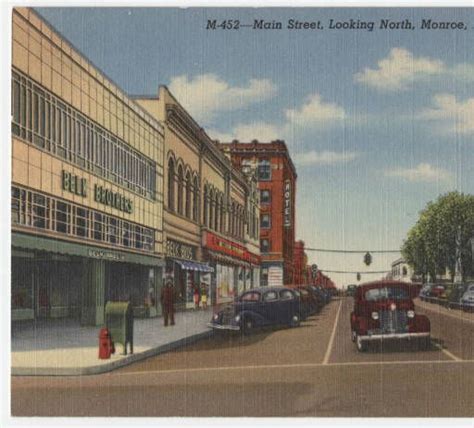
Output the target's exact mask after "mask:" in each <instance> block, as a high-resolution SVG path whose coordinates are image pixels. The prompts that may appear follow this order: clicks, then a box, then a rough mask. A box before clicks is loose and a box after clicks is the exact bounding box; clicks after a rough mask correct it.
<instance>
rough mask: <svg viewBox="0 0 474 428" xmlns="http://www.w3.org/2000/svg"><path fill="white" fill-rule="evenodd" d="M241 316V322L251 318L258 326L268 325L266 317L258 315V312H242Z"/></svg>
mask: <svg viewBox="0 0 474 428" xmlns="http://www.w3.org/2000/svg"><path fill="white" fill-rule="evenodd" d="M239 315H240V320H241V321H242V320H244V319H247V318H250V319H251V320H252V321H253V322H254V324H256V325H261V324H265V323H266V320H265V318H264V317H262V316H261V315H260V314H257V313H256V312H253V311H249V310H246V311H242V312H239Z"/></svg>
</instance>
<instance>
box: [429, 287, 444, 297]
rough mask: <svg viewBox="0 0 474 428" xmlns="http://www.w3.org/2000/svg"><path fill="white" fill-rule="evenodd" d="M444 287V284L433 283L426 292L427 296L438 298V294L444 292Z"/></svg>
mask: <svg viewBox="0 0 474 428" xmlns="http://www.w3.org/2000/svg"><path fill="white" fill-rule="evenodd" d="M445 290H446V287H445V286H444V285H440V284H437V285H434V286H433V287H431V289H430V291H429V292H428V297H431V298H435V299H439V298H440V296H441V295H442V294H443V293H444V292H445Z"/></svg>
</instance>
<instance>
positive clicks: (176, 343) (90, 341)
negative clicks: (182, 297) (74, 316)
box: [11, 308, 212, 376]
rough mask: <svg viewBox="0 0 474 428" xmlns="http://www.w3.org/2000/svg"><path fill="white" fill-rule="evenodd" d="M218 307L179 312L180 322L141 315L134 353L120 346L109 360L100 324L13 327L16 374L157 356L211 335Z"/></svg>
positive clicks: (79, 371)
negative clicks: (103, 356)
mask: <svg viewBox="0 0 474 428" xmlns="http://www.w3.org/2000/svg"><path fill="white" fill-rule="evenodd" d="M211 316H212V309H211V308H210V309H207V310H198V311H186V312H178V313H176V314H175V320H176V325H175V326H173V327H171V326H170V327H166V328H165V327H164V326H163V318H161V317H158V318H148V319H135V322H134V344H133V348H134V349H133V350H134V354H132V355H130V354H128V355H121V353H122V346H121V345H117V349H116V352H115V354H114V355H112V356H111V358H110V359H109V360H99V358H98V352H99V346H98V344H99V339H98V335H99V330H100V327H82V326H80V325H79V323H78V322H77V321H74V320H67V319H65V320H46V321H41V322H36V323H33V322H32V323H29V324H23V325H20V324H18V325H13V326H12V336H11V366H12V371H11V374H12V375H14V376H21V375H22V376H75V375H91V374H98V373H104V372H108V371H111V370H114V369H116V368H118V367H122V366H125V365H127V364H131V363H132V362H135V361H138V360H142V359H144V358H147V357H150V356H152V355H157V354H160V353H162V352H166V351H169V350H172V349H175V348H178V347H180V346H183V345H185V344H187V343H192V342H193V341H196V340H199V339H202V338H205V337H208V336H210V334H211V333H212V332H211V330H210V329H209V328H208V327H207V326H206V324H207V323H208V322H209V320H210V319H211Z"/></svg>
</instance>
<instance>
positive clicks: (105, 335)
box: [99, 328, 115, 360]
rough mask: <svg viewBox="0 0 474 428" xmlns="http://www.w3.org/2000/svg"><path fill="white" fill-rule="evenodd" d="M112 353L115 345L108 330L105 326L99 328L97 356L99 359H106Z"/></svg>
mask: <svg viewBox="0 0 474 428" xmlns="http://www.w3.org/2000/svg"><path fill="white" fill-rule="evenodd" d="M114 353H115V347H114V343H113V342H112V338H111V337H110V332H109V330H108V329H107V328H101V329H100V332H99V358H100V359H101V360H108V359H109V358H110V355H111V354H114Z"/></svg>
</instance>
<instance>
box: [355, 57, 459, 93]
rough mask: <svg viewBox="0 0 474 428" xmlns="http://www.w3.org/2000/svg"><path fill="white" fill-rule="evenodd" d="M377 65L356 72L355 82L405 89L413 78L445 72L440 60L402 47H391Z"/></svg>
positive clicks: (384, 88) (422, 77)
mask: <svg viewBox="0 0 474 428" xmlns="http://www.w3.org/2000/svg"><path fill="white" fill-rule="evenodd" d="M377 65H378V67H377V68H375V69H373V68H366V69H365V70H364V71H362V72H360V73H357V74H356V75H355V76H354V78H355V80H356V82H359V83H364V84H366V85H368V86H372V87H374V88H375V89H379V90H382V91H395V90H402V89H407V88H408V87H409V84H410V83H413V82H414V81H415V80H419V79H424V78H427V77H429V76H433V75H439V74H443V73H445V72H447V69H446V67H445V65H444V64H443V62H442V61H440V60H436V59H431V58H424V57H415V56H413V54H412V53H411V52H409V51H408V50H406V49H403V48H393V49H392V50H391V51H390V53H389V55H388V57H387V58H384V59H381V60H380V61H379V62H378V63H377ZM461 71H465V70H461Z"/></svg>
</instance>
